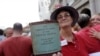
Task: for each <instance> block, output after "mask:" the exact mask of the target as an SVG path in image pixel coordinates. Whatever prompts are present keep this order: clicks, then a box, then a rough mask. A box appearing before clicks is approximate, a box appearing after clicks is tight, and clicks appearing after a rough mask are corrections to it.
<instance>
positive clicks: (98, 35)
mask: <svg viewBox="0 0 100 56" xmlns="http://www.w3.org/2000/svg"><path fill="white" fill-rule="evenodd" d="M89 34H90V37H95V38H97V39H100V32H98V31H96V30H95V29H93V28H92V29H91V30H90V33H89Z"/></svg>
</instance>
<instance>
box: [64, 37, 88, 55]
mask: <svg viewBox="0 0 100 56" xmlns="http://www.w3.org/2000/svg"><path fill="white" fill-rule="evenodd" d="M74 36H75V41H74V43H72V42H68V44H67V45H64V46H62V54H63V56H88V52H87V50H86V48H85V45H84V42H83V41H82V39H81V38H80V37H79V36H78V35H74Z"/></svg>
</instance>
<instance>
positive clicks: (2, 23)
mask: <svg viewBox="0 0 100 56" xmlns="http://www.w3.org/2000/svg"><path fill="white" fill-rule="evenodd" d="M39 20H40V19H39V12H38V0H0V28H7V27H12V26H13V24H14V23H15V22H20V23H22V24H23V26H26V25H28V23H29V22H35V21H39Z"/></svg>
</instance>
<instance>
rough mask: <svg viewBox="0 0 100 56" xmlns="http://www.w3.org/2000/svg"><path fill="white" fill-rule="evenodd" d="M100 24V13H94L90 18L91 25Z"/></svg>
mask: <svg viewBox="0 0 100 56" xmlns="http://www.w3.org/2000/svg"><path fill="white" fill-rule="evenodd" d="M97 24H100V16H99V15H94V16H92V17H91V19H90V25H92V26H94V25H97Z"/></svg>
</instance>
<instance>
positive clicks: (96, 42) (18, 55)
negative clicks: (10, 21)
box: [0, 6, 100, 56]
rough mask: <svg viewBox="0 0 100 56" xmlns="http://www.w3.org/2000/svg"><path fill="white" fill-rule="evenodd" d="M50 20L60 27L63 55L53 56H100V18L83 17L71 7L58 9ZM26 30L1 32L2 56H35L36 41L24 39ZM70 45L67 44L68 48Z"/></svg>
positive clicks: (0, 52) (12, 29) (10, 29)
mask: <svg viewBox="0 0 100 56" xmlns="http://www.w3.org/2000/svg"><path fill="white" fill-rule="evenodd" d="M50 20H53V21H56V22H58V24H59V27H60V36H61V37H60V39H61V41H65V42H64V43H61V44H63V45H61V53H57V54H56V53H54V54H53V55H52V56H100V14H99V13H98V14H94V15H93V16H89V15H87V14H80V15H79V13H78V12H77V10H76V9H75V8H73V7H71V6H63V7H60V8H57V9H56V10H54V11H53V12H52V13H51V16H50ZM22 33H23V27H22V24H20V23H15V24H14V26H13V28H7V29H5V31H3V30H2V29H0V56H34V52H33V51H32V39H31V38H30V37H28V36H23V35H22ZM66 43H67V44H66Z"/></svg>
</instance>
